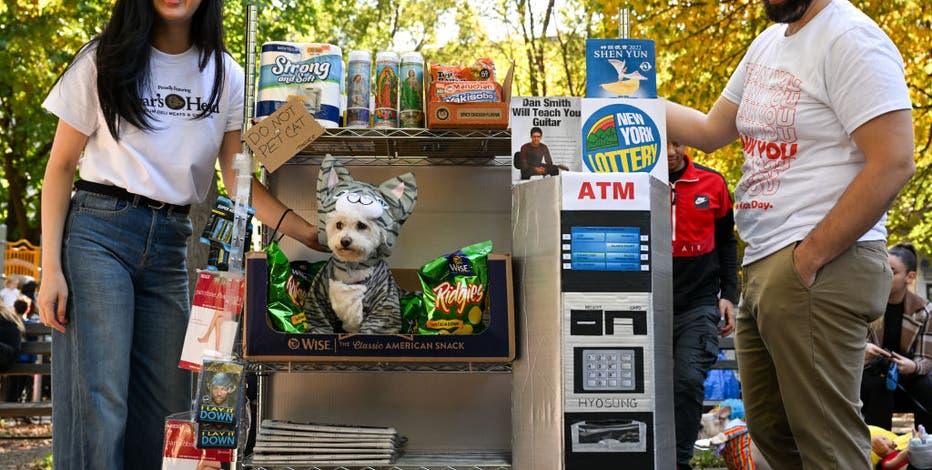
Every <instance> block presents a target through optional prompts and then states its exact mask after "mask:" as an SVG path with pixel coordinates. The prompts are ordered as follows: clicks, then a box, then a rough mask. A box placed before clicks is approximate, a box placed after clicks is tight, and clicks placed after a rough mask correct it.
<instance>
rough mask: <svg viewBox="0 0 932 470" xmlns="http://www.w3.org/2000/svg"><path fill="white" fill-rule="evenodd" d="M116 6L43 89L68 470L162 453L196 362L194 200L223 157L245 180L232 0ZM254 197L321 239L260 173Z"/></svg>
mask: <svg viewBox="0 0 932 470" xmlns="http://www.w3.org/2000/svg"><path fill="white" fill-rule="evenodd" d="M111 11H112V13H111V17H110V20H109V22H108V23H107V25H106V26H105V27H104V29H103V31H102V32H101V33H100V34H99V35H98V36H96V37H95V38H94V39H92V40H91V41H90V42H89V43H88V44H87V45H85V46H84V47H83V48H82V49H81V50H80V51H79V52H78V53H77V54H76V56H75V58H74V60H73V61H72V62H71V64H70V65H69V66H68V68H67V69H66V70H65V72H63V73H62V75H61V77H59V80H58V81H57V82H56V84H55V86H54V87H53V89H52V90H51V91H50V93H49V94H48V97H47V98H46V100H45V102H44V103H43V106H44V107H45V108H46V109H47V110H48V111H50V112H51V113H52V114H54V115H55V116H56V117H57V118H58V128H57V130H56V133H55V138H54V141H53V144H52V149H51V153H50V156H49V160H48V164H47V166H46V170H45V182H44V184H43V191H42V198H41V200H42V207H41V213H42V221H41V224H42V241H43V249H42V289H41V290H40V291H39V302H38V305H39V315H40V317H41V321H42V323H44V324H45V325H48V326H50V327H51V328H53V330H54V331H53V334H52V396H53V401H54V403H55V407H54V408H53V412H52V424H53V428H52V429H53V439H52V442H53V443H52V455H53V459H54V461H55V468H56V469H57V470H58V469H63V470H67V469H88V468H95V469H98V468H99V469H109V470H118V469H123V468H125V469H133V470H136V469H158V468H160V466H161V461H162V458H161V457H162V441H163V434H164V419H165V417H166V416H168V415H169V414H172V413H175V412H179V411H183V410H188V409H190V408H191V375H190V373H189V372H187V371H185V370H182V369H180V368H179V367H178V361H179V357H180V355H181V350H182V345H183V340H184V335H185V329H186V326H187V319H188V314H189V311H190V302H189V297H188V277H187V271H186V261H185V256H186V248H187V247H186V243H187V239H188V238H189V237H190V235H191V234H192V232H193V229H192V226H191V220H190V218H189V217H188V211H189V208H190V205H191V204H193V203H198V202H200V201H203V200H204V198H205V197H206V195H207V192H208V188H209V185H210V184H211V183H212V178H213V175H214V171H215V166H216V164H217V162H218V159H219V163H220V169H221V174H222V177H223V180H224V182H225V185H226V187H227V188H228V189H229V190H230V192H231V193H233V194H235V191H236V188H235V174H234V173H235V171H234V169H233V158H234V155H235V154H236V153H237V152H239V151H240V150H241V149H242V143H241V142H242V140H241V128H242V122H243V97H244V92H243V90H244V83H243V82H244V72H243V70H242V68H241V67H239V66H238V65H237V64H236V62H235V61H234V60H233V58H232V57H231V56H230V55H229V54H228V53H227V52H226V48H225V46H224V42H223V26H222V25H223V21H222V11H223V2H222V1H221V0H117V1H116V2H115V3H114V5H113V8H112V10H111ZM79 162H80V180H79V181H77V182H76V183H75V182H74V178H75V174H76V172H77V170H78V166H79ZM72 187H74V188H75V189H76V191H74V193H73V194H72ZM252 205H253V207H254V208H255V211H256V216H257V217H258V218H259V220H262V221H264V222H266V223H269V222H271V224H274V223H275V221H276V220H278V219H279V218H283V219H284V220H283V221H282V223H281V224H280V225H281V230H282V231H283V232H284V233H285V234H287V235H288V236H290V237H292V238H295V239H297V240H299V241H300V242H302V243H304V244H305V245H307V246H309V247H310V248H313V249H321V248H322V247H321V246H320V245H319V243H318V242H317V231H316V229H315V228H314V227H312V226H311V225H310V224H309V223H308V222H306V221H305V220H303V219H301V218H300V217H299V216H297V215H296V214H294V212H291V211H286V207H285V206H284V205H283V204H282V203H281V202H280V201H278V200H277V199H275V198H274V197H273V196H272V195H271V194H270V193H269V192H268V190H267V189H266V188H265V187H264V186H262V185H261V184H259V183H258V181H256V180H255V179H254V180H253V181H252ZM289 213H290V214H291V216H290V217H289V216H288V214H289Z"/></svg>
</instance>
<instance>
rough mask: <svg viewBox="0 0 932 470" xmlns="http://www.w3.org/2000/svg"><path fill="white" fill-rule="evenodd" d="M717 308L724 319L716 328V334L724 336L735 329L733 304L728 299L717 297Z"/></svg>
mask: <svg viewBox="0 0 932 470" xmlns="http://www.w3.org/2000/svg"><path fill="white" fill-rule="evenodd" d="M718 310H719V311H720V312H722V320H724V321H725V324H724V325H722V327H721V328H719V329H718V335H719V336H721V337H725V336H728V335H730V334H731V332H732V331H735V304H733V303H731V301H730V300H728V299H719V300H718Z"/></svg>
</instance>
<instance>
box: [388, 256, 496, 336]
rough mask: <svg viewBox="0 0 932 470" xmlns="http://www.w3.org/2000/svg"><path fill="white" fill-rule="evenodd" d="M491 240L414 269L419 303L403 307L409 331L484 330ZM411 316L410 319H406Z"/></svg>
mask: <svg viewBox="0 0 932 470" xmlns="http://www.w3.org/2000/svg"><path fill="white" fill-rule="evenodd" d="M491 252H492V241H491V240H487V241H484V242H480V243H476V244H475V245H470V246H467V247H465V248H462V249H460V250H457V251H455V252H453V253H450V254H447V255H444V256H441V257H439V258H437V259H435V260H433V261H431V262H429V263H427V264H425V265H424V266H423V267H421V269H420V270H419V271H418V277H419V278H420V280H421V287H422V288H423V293H422V296H421V299H422V302H423V305H422V306H417V305H416V303H415V304H414V307H421V308H409V309H404V311H405V314H406V315H407V318H405V319H403V320H404V321H403V323H405V324H413V326H414V328H412V329H413V331H412V333H419V334H459V335H469V334H476V333H481V332H482V331H484V330H485V324H484V322H483V314H484V313H485V311H486V310H487V309H488V306H489V296H488V287H489V275H488V274H489V269H488V257H489V253H491ZM412 316H413V317H414V318H415V320H414V321H410V320H409V319H411V318H412Z"/></svg>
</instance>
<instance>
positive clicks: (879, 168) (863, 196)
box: [796, 159, 915, 274]
mask: <svg viewBox="0 0 932 470" xmlns="http://www.w3.org/2000/svg"><path fill="white" fill-rule="evenodd" d="M914 172H915V167H914V165H913V164H912V160H911V159H910V160H908V161H906V162H904V161H903V160H902V159H894V160H884V161H883V162H880V161H877V162H874V163H873V164H871V163H870V162H868V163H867V164H866V165H865V167H864V170H863V171H861V173H860V174H858V176H857V177H855V179H854V180H853V181H852V182H851V184H850V185H849V186H848V189H847V190H845V192H844V194H842V196H841V198H840V199H839V200H838V202H837V203H836V204H835V206H834V207H833V208H832V210H831V211H829V213H828V215H826V216H825V218H824V219H822V222H820V223H819V224H818V225H816V227H815V228H814V229H813V230H812V232H810V233H809V235H807V236H806V238H805V239H804V240H803V241H802V243H800V245H799V246H798V247H797V249H796V256H797V258H799V259H798V260H797V263H798V264H799V263H807V266H809V267H811V268H813V269H812V272H815V271H817V270H818V269H819V268H821V267H822V266H825V265H826V264H828V263H829V262H830V261H831V260H833V259H835V257H837V256H838V255H839V254H841V253H842V252H843V251H845V250H846V249H848V247H850V246H851V245H852V244H854V243H855V242H856V241H857V240H858V238H860V237H861V236H862V235H864V234H865V233H866V232H867V231H868V230H869V229H870V228H871V227H872V226H873V225H874V224H875V223H877V221H878V220H880V218H881V217H882V216H883V214H884V212H886V211H887V209H889V208H890V205H891V204H892V203H893V200H894V199H896V196H897V194H899V192H900V189H902V188H903V186H904V185H905V184H906V182H907V181H909V178H911V177H912V175H913V173H914ZM801 274H802V273H801Z"/></svg>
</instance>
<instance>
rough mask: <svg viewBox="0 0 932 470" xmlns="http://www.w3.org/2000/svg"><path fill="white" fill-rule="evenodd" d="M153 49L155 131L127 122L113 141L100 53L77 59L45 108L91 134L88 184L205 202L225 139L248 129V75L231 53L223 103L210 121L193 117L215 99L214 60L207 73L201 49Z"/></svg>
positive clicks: (83, 167)
mask: <svg viewBox="0 0 932 470" xmlns="http://www.w3.org/2000/svg"><path fill="white" fill-rule="evenodd" d="M151 51H152V55H151V58H150V60H149V73H150V77H149V86H148V90H145V91H143V93H142V95H143V96H142V97H141V98H142V100H143V105H144V106H145V107H146V109H148V110H149V112H150V113H151V117H152V118H151V119H150V120H149V122H150V124H152V125H153V127H154V128H155V129H154V130H151V131H143V130H140V129H138V128H136V127H133V126H132V125H130V124H128V123H126V122H125V121H123V122H122V124H121V126H120V140H115V139H114V138H113V136H112V135H111V134H110V131H109V129H108V128H107V122H106V121H105V120H104V115H103V112H102V111H101V110H100V103H99V101H98V98H97V66H96V63H95V60H94V53H95V51H94V50H89V51H86V53H84V54H82V55H81V56H80V57H79V58H78V59H77V60H76V62H75V63H74V65H73V66H72V68H71V69H70V70H68V71H67V72H66V73H65V74H64V75H63V76H62V78H61V80H60V81H59V82H58V83H57V84H56V85H55V87H54V88H53V89H52V91H51V92H50V93H49V96H48V97H47V98H46V99H45V102H44V103H42V106H43V107H44V108H46V109H48V110H49V111H50V112H52V114H55V115H56V116H58V117H59V118H60V119H62V120H63V121H65V122H67V123H68V124H69V125H71V126H72V127H74V128H75V129H77V130H78V131H80V132H81V133H83V134H84V135H87V136H88V137H89V139H88V142H87V146H86V147H85V150H84V155H83V156H82V157H81V160H80V162H79V173H80V175H81V178H82V179H85V180H88V181H92V182H95V183H101V184H108V185H113V186H119V187H121V188H124V189H126V190H127V191H129V192H131V193H135V194H140V195H143V196H146V197H149V198H152V199H155V200H158V201H162V202H167V203H171V204H192V203H196V202H200V201H202V200H204V198H205V197H206V196H207V191H208V188H209V186H210V182H211V181H212V178H213V174H214V170H215V165H216V162H217V156H218V155H219V153H220V144H221V141H222V140H223V135H224V134H225V133H226V132H228V131H235V130H239V129H241V128H242V125H243V90H244V85H243V82H244V78H245V75H244V73H243V69H242V68H241V67H240V66H239V65H238V64H237V63H236V62H235V61H233V59H232V58H231V57H230V56H229V54H224V62H223V64H221V66H222V67H223V68H224V84H223V89H222V91H221V94H220V99H219V102H218V103H217V105H216V106H215V107H214V109H213V110H212V112H211V113H210V114H209V115H208V116H207V117H206V118H202V119H193V118H194V117H195V116H197V115H198V113H199V112H200V111H201V108H202V107H206V104H207V101H208V100H209V99H210V92H211V90H212V87H213V79H214V61H213V60H210V61H209V62H208V64H207V66H206V67H205V68H204V70H203V71H202V70H200V69H199V67H198V62H199V60H200V51H199V50H198V49H197V48H195V47H192V48H191V49H189V50H188V51H186V52H183V53H181V54H166V53H164V52H161V51H159V50H158V49H155V48H152V49H151Z"/></svg>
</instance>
